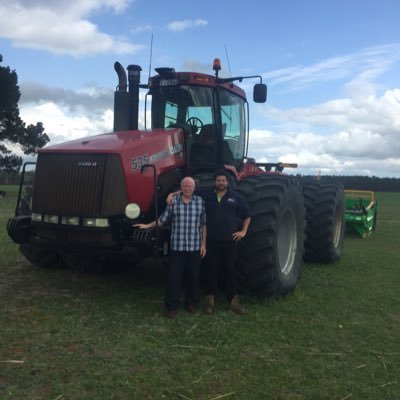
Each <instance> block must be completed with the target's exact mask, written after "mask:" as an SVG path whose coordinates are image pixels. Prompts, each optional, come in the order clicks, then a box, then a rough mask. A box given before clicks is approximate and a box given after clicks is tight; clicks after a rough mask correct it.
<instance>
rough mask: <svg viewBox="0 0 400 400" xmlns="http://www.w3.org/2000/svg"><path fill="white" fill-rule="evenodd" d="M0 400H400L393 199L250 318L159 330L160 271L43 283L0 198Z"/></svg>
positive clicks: (52, 276)
mask: <svg viewBox="0 0 400 400" xmlns="http://www.w3.org/2000/svg"><path fill="white" fill-rule="evenodd" d="M4 189H5V190H7V196H6V197H5V198H4V199H0V307H1V308H0V310H1V312H0V399H18V400H19V399H51V400H56V399H57V400H60V399H63V400H65V399H72V400H74V399H174V400H175V399H202V400H203V399H207V400H211V399H214V400H217V399H229V400H230V399H282V400H283V399H285V400H286V399H288V400H289V399H290V400H293V399H296V400H300V399H315V400H318V399H337V400H345V399H351V400H353V399H363V400H366V399H371V400H380V399H391V400H395V399H400V339H399V336H400V291H399V284H400V255H399V252H398V247H399V244H400V210H399V207H398V205H399V204H400V194H389V193H379V194H378V198H379V201H380V210H379V219H378V227H377V231H376V232H375V233H374V234H373V236H372V237H370V238H368V239H359V238H356V237H346V240H345V252H344V256H343V258H342V260H341V261H340V262H339V263H336V264H334V265H313V264H305V265H304V267H303V271H302V278H301V281H300V283H299V285H298V287H297V289H296V290H295V291H294V293H292V294H290V295H289V296H287V297H286V298H284V299H281V300H257V299H254V298H251V297H244V299H243V302H244V304H245V305H246V308H247V311H248V313H247V314H246V315H245V316H243V317H240V316H237V315H234V314H233V313H231V312H230V311H228V310H227V307H226V304H225V302H224V300H223V296H222V295H221V296H220V297H219V298H218V302H217V312H216V314H215V315H214V316H212V317H208V316H205V315H203V314H202V313H198V314H196V315H194V316H193V315H189V314H187V313H185V312H183V311H182V312H180V313H179V314H178V316H177V318H175V319H172V320H169V319H166V318H165V317H164V316H163V288H164V277H165V271H164V268H163V266H162V265H158V264H155V263H151V262H148V263H144V264H142V265H141V266H139V267H137V268H135V269H131V270H124V271H122V272H119V273H115V274H94V273H92V274H89V273H82V272H77V271H71V270H66V269H47V270H45V269H38V268H36V267H34V266H32V265H30V264H29V263H28V262H27V261H25V260H24V258H23V257H22V256H21V255H20V253H19V252H18V249H17V245H15V244H14V243H12V242H11V240H10V239H9V238H8V236H7V233H6V228H5V225H6V222H7V220H8V217H9V216H11V215H12V214H13V211H14V207H15V199H16V195H17V190H16V188H15V187H11V188H10V187H0V190H4Z"/></svg>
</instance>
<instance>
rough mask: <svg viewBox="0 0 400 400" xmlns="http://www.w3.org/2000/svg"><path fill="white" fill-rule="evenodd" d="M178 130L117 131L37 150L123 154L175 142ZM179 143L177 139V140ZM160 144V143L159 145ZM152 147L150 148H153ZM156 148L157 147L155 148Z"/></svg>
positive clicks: (44, 151)
mask: <svg viewBox="0 0 400 400" xmlns="http://www.w3.org/2000/svg"><path fill="white" fill-rule="evenodd" d="M179 131H180V130H179V129H176V128H175V129H154V130H148V131H140V130H137V131H119V132H110V133H104V134H101V135H96V136H89V137H85V138H81V139H76V140H71V141H69V142H64V143H61V144H54V145H50V146H47V147H45V148H42V149H39V151H38V153H39V154H40V153H49V152H51V153H54V152H55V153H60V152H62V153H64V152H68V153H69V152H74V153H97V154H102V153H113V154H115V153H119V154H122V153H125V152H127V151H128V152H130V150H132V149H137V147H138V146H139V147H142V145H143V144H145V143H146V144H145V146H147V145H148V143H149V142H152V143H153V145H156V143H154V142H158V141H160V142H162V143H164V142H165V140H167V141H169V140H172V139H173V138H174V139H175V140H176V139H178V138H177V136H179V134H178V132H179ZM178 141H179V139H178ZM160 144H161V143H160ZM153 145H152V147H153ZM156 147H158V146H156Z"/></svg>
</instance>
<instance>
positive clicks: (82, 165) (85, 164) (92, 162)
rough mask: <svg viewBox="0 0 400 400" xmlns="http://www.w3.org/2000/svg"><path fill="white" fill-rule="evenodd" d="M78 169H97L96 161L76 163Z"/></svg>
mask: <svg viewBox="0 0 400 400" xmlns="http://www.w3.org/2000/svg"><path fill="white" fill-rule="evenodd" d="M78 167H97V161H78Z"/></svg>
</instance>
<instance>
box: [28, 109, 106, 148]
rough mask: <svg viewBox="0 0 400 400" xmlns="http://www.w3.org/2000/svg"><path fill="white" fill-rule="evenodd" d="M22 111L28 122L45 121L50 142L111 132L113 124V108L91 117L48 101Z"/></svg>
mask: <svg viewBox="0 0 400 400" xmlns="http://www.w3.org/2000/svg"><path fill="white" fill-rule="evenodd" d="M20 113H21V117H22V119H23V120H24V121H25V122H26V123H27V124H29V123H36V122H37V121H42V122H43V124H44V127H45V132H46V133H47V135H48V136H49V137H50V140H51V141H50V144H55V143H60V142H65V141H67V140H74V139H79V138H81V137H86V136H92V135H97V134H101V133H105V132H110V131H112V126H113V112H112V110H105V111H103V112H102V113H101V114H100V115H99V117H97V118H90V117H89V116H88V114H87V113H85V112H77V113H70V112H69V111H68V110H66V109H65V108H63V107H61V106H60V105H57V104H55V103H52V102H48V103H43V104H39V105H27V106H24V107H21V109H20Z"/></svg>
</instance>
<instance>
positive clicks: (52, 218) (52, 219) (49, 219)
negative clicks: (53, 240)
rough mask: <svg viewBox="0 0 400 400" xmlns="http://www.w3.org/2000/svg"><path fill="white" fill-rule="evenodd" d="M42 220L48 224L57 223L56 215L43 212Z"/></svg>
mask: <svg viewBox="0 0 400 400" xmlns="http://www.w3.org/2000/svg"><path fill="white" fill-rule="evenodd" d="M44 222H47V223H48V224H58V215H51V214H45V215H44Z"/></svg>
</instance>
